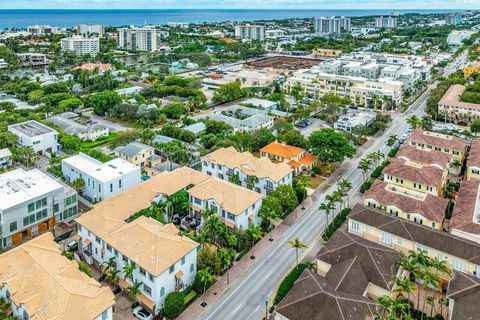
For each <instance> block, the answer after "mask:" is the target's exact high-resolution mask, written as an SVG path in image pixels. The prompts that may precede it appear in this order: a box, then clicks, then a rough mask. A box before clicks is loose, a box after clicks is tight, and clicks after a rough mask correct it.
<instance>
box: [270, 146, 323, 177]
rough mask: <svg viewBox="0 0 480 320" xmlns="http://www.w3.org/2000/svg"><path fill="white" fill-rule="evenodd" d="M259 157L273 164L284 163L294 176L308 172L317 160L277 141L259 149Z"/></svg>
mask: <svg viewBox="0 0 480 320" xmlns="http://www.w3.org/2000/svg"><path fill="white" fill-rule="evenodd" d="M260 157H267V158H269V159H270V160H272V161H274V162H282V163H286V164H288V165H289V166H290V167H291V168H292V169H293V171H294V172H295V173H296V174H298V173H302V172H310V171H311V170H313V168H314V167H315V166H316V165H317V158H316V157H315V156H314V155H312V154H311V153H309V152H307V150H305V149H303V148H298V147H294V146H289V145H287V144H285V143H284V142H278V141H274V142H272V143H270V144H268V145H266V146H265V147H263V148H261V149H260Z"/></svg>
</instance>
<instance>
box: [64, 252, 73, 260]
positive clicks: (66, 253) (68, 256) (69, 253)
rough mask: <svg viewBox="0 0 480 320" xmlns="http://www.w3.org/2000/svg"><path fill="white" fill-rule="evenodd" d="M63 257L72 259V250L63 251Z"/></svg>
mask: <svg viewBox="0 0 480 320" xmlns="http://www.w3.org/2000/svg"><path fill="white" fill-rule="evenodd" d="M65 258H67V259H68V260H73V252H70V251H67V252H65Z"/></svg>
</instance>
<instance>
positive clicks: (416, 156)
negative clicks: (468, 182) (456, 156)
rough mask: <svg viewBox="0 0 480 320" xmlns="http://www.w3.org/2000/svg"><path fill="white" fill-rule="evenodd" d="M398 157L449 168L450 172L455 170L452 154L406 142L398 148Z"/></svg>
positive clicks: (426, 164) (445, 168) (444, 168)
mask: <svg viewBox="0 0 480 320" xmlns="http://www.w3.org/2000/svg"><path fill="white" fill-rule="evenodd" d="M396 157H397V158H399V159H403V160H405V161H410V162H414V163H418V164H420V165H424V166H429V165H435V166H437V167H439V168H441V169H443V170H447V169H448V170H449V173H452V171H453V168H452V164H451V161H452V156H451V155H450V154H447V153H443V152H440V151H435V150H432V149H417V148H416V147H414V146H412V145H408V144H404V145H402V147H401V148H400V149H399V150H398V152H397V155H396Z"/></svg>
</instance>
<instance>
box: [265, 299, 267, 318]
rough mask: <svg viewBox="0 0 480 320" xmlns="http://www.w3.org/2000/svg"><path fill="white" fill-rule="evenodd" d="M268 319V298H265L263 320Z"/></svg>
mask: <svg viewBox="0 0 480 320" xmlns="http://www.w3.org/2000/svg"><path fill="white" fill-rule="evenodd" d="M267 319H268V300H265V320H267Z"/></svg>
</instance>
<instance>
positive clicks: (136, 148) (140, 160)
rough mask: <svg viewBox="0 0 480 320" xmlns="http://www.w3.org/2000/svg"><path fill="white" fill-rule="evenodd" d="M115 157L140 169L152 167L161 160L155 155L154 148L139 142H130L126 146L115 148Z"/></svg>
mask: <svg viewBox="0 0 480 320" xmlns="http://www.w3.org/2000/svg"><path fill="white" fill-rule="evenodd" d="M115 155H116V156H117V157H119V158H120V159H123V160H127V161H128V162H130V163H133V164H135V165H137V166H139V167H140V168H142V169H143V168H144V167H145V166H149V167H152V166H154V165H156V164H159V163H160V162H161V159H160V158H159V157H158V156H156V155H155V148H154V147H151V146H149V145H146V144H144V143H140V142H131V143H129V144H127V145H126V146H122V147H117V148H115Z"/></svg>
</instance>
